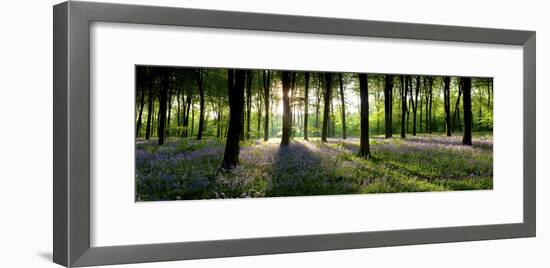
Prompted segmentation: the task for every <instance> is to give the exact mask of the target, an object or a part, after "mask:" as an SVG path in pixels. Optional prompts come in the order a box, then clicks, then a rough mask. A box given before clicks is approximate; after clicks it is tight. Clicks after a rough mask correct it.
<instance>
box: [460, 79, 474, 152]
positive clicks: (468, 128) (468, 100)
mask: <svg viewBox="0 0 550 268" xmlns="http://www.w3.org/2000/svg"><path fill="white" fill-rule="evenodd" d="M461 80H462V82H461V83H462V91H463V95H464V96H463V98H464V99H463V105H464V109H463V110H464V136H463V137H462V144H464V145H467V146H471V145H472V96H471V88H472V79H471V78H468V77H464V78H461Z"/></svg>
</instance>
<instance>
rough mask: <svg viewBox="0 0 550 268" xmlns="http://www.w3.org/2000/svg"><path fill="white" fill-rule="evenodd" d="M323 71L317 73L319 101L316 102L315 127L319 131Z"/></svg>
mask: <svg viewBox="0 0 550 268" xmlns="http://www.w3.org/2000/svg"><path fill="white" fill-rule="evenodd" d="M321 79H322V76H321V73H318V74H317V99H316V100H317V101H316V104H315V128H316V131H319V117H320V111H321V86H322V85H321Z"/></svg>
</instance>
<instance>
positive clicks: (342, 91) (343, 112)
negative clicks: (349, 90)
mask: <svg viewBox="0 0 550 268" xmlns="http://www.w3.org/2000/svg"><path fill="white" fill-rule="evenodd" d="M338 80H340V99H341V101H342V138H343V139H344V140H345V139H346V102H345V97H344V81H343V79H342V73H339V74H338Z"/></svg>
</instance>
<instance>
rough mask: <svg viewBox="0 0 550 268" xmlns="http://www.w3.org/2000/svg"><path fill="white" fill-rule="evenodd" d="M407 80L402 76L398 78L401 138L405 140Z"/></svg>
mask: <svg viewBox="0 0 550 268" xmlns="http://www.w3.org/2000/svg"><path fill="white" fill-rule="evenodd" d="M406 79H407V78H406V77H405V76H403V75H401V76H399V81H400V82H401V90H400V94H401V138H405V116H406V115H407V85H406V81H405V80H406Z"/></svg>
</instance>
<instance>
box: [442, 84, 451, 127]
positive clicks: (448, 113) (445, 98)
mask: <svg viewBox="0 0 550 268" xmlns="http://www.w3.org/2000/svg"><path fill="white" fill-rule="evenodd" d="M450 85H451V78H450V77H448V76H445V77H443V101H444V109H445V131H446V133H447V137H450V136H451V105H450Z"/></svg>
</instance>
